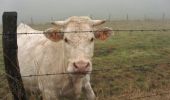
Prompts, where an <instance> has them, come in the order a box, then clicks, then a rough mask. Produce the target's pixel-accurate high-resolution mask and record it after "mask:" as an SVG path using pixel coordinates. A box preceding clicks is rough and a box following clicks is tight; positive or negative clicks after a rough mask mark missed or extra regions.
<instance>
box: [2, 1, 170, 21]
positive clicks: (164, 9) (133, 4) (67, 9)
mask: <svg viewBox="0 0 170 100" xmlns="http://www.w3.org/2000/svg"><path fill="white" fill-rule="evenodd" d="M4 11H17V12H18V20H19V21H24V22H27V23H28V22H30V19H31V18H32V19H33V21H34V22H38V23H39V22H48V21H51V19H55V20H59V19H64V18H67V17H69V16H81V15H84V16H87V15H92V16H94V17H95V18H105V19H106V18H108V16H109V14H110V15H111V18H112V19H125V18H126V15H127V14H128V16H129V19H143V18H144V16H145V17H148V18H156V19H161V18H162V15H163V13H165V17H166V18H170V0H0V14H1V15H2V13H3V12H4ZM52 17H53V18H52ZM1 22H2V21H1V20H0V23H1Z"/></svg>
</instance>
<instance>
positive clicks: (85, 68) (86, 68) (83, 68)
mask: <svg viewBox="0 0 170 100" xmlns="http://www.w3.org/2000/svg"><path fill="white" fill-rule="evenodd" d="M73 67H74V73H76V74H87V73H90V62H88V61H82V60H80V61H76V62H73Z"/></svg>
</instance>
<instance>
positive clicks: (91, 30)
mask: <svg viewBox="0 0 170 100" xmlns="http://www.w3.org/2000/svg"><path fill="white" fill-rule="evenodd" d="M104 22H105V21H103V20H91V19H90V18H89V17H70V18H69V19H67V20H65V21H55V22H53V24H54V25H55V27H54V28H50V29H47V30H46V31H45V36H46V37H47V38H48V39H50V40H51V41H53V42H58V41H62V42H63V45H64V50H65V51H64V52H65V58H66V59H67V71H68V72H71V73H81V74H87V73H88V72H90V71H92V62H91V58H92V57H93V50H94V40H95V39H100V40H106V39H107V38H108V37H109V36H110V35H111V30H110V29H109V28H102V29H96V28H95V27H96V26H98V25H101V24H103V23H104ZM63 32H64V33H63Z"/></svg>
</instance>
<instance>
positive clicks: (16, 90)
mask: <svg viewBox="0 0 170 100" xmlns="http://www.w3.org/2000/svg"><path fill="white" fill-rule="evenodd" d="M16 30H17V13H16V12H4V13H3V36H2V40H3V56H4V63H5V72H6V76H7V80H8V84H9V88H10V90H11V92H12V94H13V98H14V100H26V94H25V89H24V86H23V82H22V78H21V75H20V70H19V65H18V56H17V53H18V46H17V33H16Z"/></svg>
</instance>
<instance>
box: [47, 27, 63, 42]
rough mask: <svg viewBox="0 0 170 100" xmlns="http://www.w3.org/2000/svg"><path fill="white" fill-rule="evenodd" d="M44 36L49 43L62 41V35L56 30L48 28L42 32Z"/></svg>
mask: <svg viewBox="0 0 170 100" xmlns="http://www.w3.org/2000/svg"><path fill="white" fill-rule="evenodd" d="M44 35H45V36H46V37H47V38H48V39H50V40H51V41H54V42H57V41H59V40H61V39H63V36H64V34H63V33H62V32H61V31H60V29H58V28H49V29H47V30H45V31H44Z"/></svg>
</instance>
